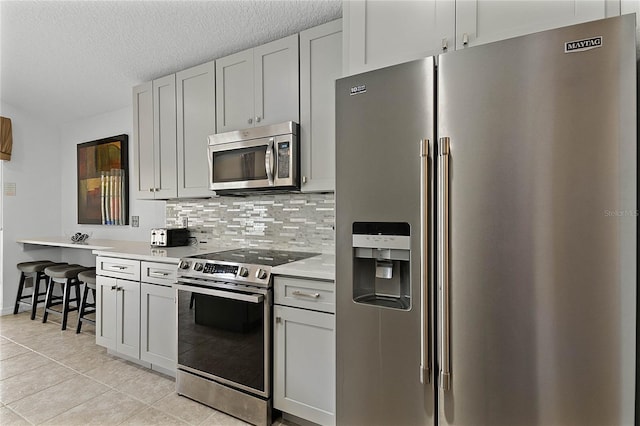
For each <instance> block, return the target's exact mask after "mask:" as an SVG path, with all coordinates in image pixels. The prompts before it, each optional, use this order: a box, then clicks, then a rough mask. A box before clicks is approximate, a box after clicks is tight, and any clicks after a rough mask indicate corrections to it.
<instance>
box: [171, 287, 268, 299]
mask: <svg viewBox="0 0 640 426" xmlns="http://www.w3.org/2000/svg"><path fill="white" fill-rule="evenodd" d="M173 288H175V289H176V290H182V291H189V292H192V293H197V294H206V295H209V296H217V297H222V298H223V299H233V300H240V301H242V302H250V303H262V301H263V300H264V296H263V295H262V294H245V293H235V292H233V291H223V290H214V289H211V288H200V287H198V288H195V287H192V286H189V285H181V284H174V285H173Z"/></svg>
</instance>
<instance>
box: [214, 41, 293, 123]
mask: <svg viewBox="0 0 640 426" xmlns="http://www.w3.org/2000/svg"><path fill="white" fill-rule="evenodd" d="M298 81H299V72H298V35H297V34H295V35H292V36H289V37H285V38H283V39H280V40H276V41H273V42H271V43H267V44H264V45H262V46H258V47H255V48H252V49H248V50H245V51H242V52H238V53H235V54H233V55H230V56H226V57H224V58H220V59H218V60H216V92H217V96H216V112H217V131H218V132H219V133H223V132H229V131H232V130H239V129H246V128H249V127H256V126H263V125H268V124H275V123H279V122H283V121H295V122H299V111H298V110H299V89H298V85H299V83H298Z"/></svg>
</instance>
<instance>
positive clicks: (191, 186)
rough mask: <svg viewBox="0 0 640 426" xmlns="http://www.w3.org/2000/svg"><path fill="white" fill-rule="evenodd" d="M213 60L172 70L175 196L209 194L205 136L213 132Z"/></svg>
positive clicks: (214, 102) (214, 99)
mask: <svg viewBox="0 0 640 426" xmlns="http://www.w3.org/2000/svg"><path fill="white" fill-rule="evenodd" d="M215 71H216V68H215V62H213V61H211V62H208V63H206V64H202V65H198V66H197V67H193V68H190V69H188V70H184V71H180V72H179V73H177V74H176V85H177V95H178V105H177V113H178V118H177V127H178V197H210V196H211V195H212V192H211V191H210V190H209V163H208V161H207V136H209V135H212V134H214V133H215V132H216V94H215Z"/></svg>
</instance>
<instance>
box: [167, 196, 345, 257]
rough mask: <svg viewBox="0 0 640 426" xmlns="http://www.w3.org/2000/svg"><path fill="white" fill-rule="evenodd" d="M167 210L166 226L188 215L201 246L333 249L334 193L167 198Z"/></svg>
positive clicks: (177, 223)
mask: <svg viewBox="0 0 640 426" xmlns="http://www.w3.org/2000/svg"><path fill="white" fill-rule="evenodd" d="M166 209H167V210H166V217H167V220H166V222H167V223H166V224H167V226H168V227H180V226H182V224H183V218H185V217H186V218H187V220H188V228H189V231H191V236H192V237H196V239H197V240H198V241H199V245H200V246H204V245H205V244H206V246H207V247H212V248H236V247H259V248H268V249H279V250H297V251H315V252H322V253H333V252H334V224H335V202H334V195H333V194H278V195H255V196H247V197H218V198H212V199H204V200H202V199H197V200H169V201H167V207H166Z"/></svg>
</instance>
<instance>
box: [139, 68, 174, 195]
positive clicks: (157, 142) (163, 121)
mask: <svg viewBox="0 0 640 426" xmlns="http://www.w3.org/2000/svg"><path fill="white" fill-rule="evenodd" d="M175 116H176V79H175V75H170V76H167V77H162V78H159V79H157V80H154V81H152V82H148V83H144V84H141V85H139V86H136V87H134V88H133V144H134V150H133V152H134V167H133V169H134V181H135V187H134V192H135V197H136V198H137V199H142V200H154V199H166V198H175V197H176V195H177V175H176V119H175Z"/></svg>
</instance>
